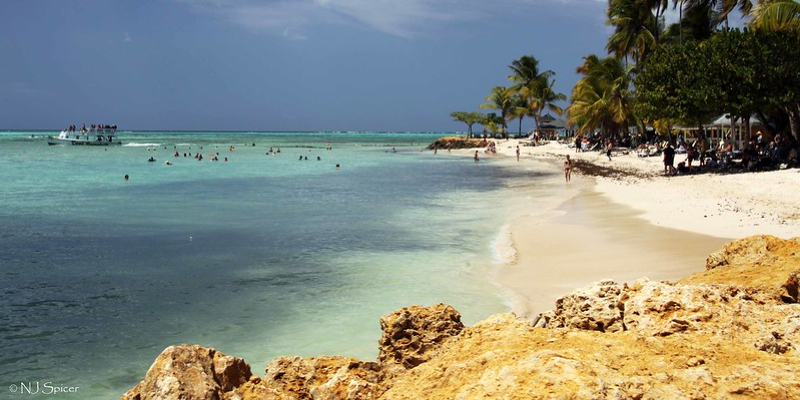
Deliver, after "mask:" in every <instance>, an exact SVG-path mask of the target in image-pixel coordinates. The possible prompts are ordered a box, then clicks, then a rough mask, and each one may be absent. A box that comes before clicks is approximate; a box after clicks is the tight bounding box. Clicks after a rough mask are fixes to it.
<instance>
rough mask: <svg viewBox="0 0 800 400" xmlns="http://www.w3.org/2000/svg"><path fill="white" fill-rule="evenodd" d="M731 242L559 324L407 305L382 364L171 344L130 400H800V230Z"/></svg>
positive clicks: (386, 341)
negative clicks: (677, 277) (699, 266)
mask: <svg viewBox="0 0 800 400" xmlns="http://www.w3.org/2000/svg"><path fill="white" fill-rule="evenodd" d="M726 249H727V250H726V251H723V252H720V253H719V254H717V255H716V256H714V260H715V261H713V264H714V267H713V268H712V269H709V270H707V271H705V272H703V273H700V274H695V275H693V276H691V277H689V278H686V279H683V280H681V281H679V282H677V283H667V282H652V281H649V280H646V279H644V280H640V281H637V282H636V283H634V284H633V285H631V286H628V285H622V286H620V285H618V284H616V283H613V282H601V283H599V284H595V285H591V286H589V287H587V288H585V289H582V290H579V291H576V292H575V293H573V294H571V295H569V296H566V297H564V298H562V299H561V300H559V302H558V304H557V307H556V309H555V310H554V311H552V312H549V313H546V315H545V317H544V318H542V320H541V321H544V322H541V321H540V324H541V325H543V326H548V327H559V328H561V329H543V328H536V327H532V326H531V324H530V322H528V321H522V320H520V319H518V318H516V317H515V316H513V315H511V314H501V315H496V316H492V317H489V318H487V319H485V320H484V321H481V322H479V323H478V324H476V325H475V326H473V327H470V328H465V327H464V326H463V325H462V324H461V320H460V315H459V314H458V312H457V311H456V310H454V309H453V308H452V307H450V306H446V305H443V304H439V305H436V306H433V307H430V308H425V307H417V306H414V307H408V308H405V309H402V310H398V311H396V312H394V313H392V314H389V315H387V316H384V317H382V318H381V328H382V329H383V337H382V338H381V341H380V345H381V348H380V355H379V360H380V362H378V363H374V362H366V361H359V360H354V359H349V358H344V357H315V358H299V357H294V358H278V359H276V360H273V361H272V362H270V363H269V364H268V366H267V371H266V375H265V377H264V378H259V377H255V376H251V375H250V369H249V367H248V366H247V364H245V363H244V361H242V360H240V359H236V358H233V357H227V356H225V355H223V354H221V353H217V352H215V351H214V349H207V348H203V347H199V346H185V345H184V346H177V347H170V348H168V349H167V350H165V351H164V352H163V353H162V354H161V355H159V357H158V359H156V362H155V363H154V364H153V366H152V367H151V368H150V370H149V371H148V373H147V376H146V377H145V380H144V381H142V382H141V383H140V384H139V385H137V386H136V387H134V388H133V389H131V390H130V391H129V392H128V393H126V394H125V395H124V396H123V399H149V398H170V399H172V398H177V399H223V400H234V399H235V400H251V399H278V400H297V399H376V398H379V399H382V400H392V399H420V398H426V399H427V398H437V399H438V398H447V399H472V398H502V399H539V398H615V399H627V398H634V399H644V398H698V399H699V398H733V397H737V398H738V397H746V398H800V354H799V353H798V351H797V350H798V347H797V343H800V304H798V303H797V292H798V277H799V275H800V271H798V265H800V260H798V256H797V254H800V239H792V240H788V241H784V240H782V239H777V238H772V237H765V236H758V237H753V238H748V239H745V240H744V241H738V243H736V244H735V245H729V246H726ZM748 263H749V264H748Z"/></svg>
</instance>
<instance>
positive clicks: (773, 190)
mask: <svg viewBox="0 0 800 400" xmlns="http://www.w3.org/2000/svg"><path fill="white" fill-rule="evenodd" d="M518 142H519V141H517V140H509V141H499V142H498V144H497V148H498V153H499V154H498V155H497V156H503V155H505V156H508V157H514V156H515V151H516V147H517V145H518ZM520 150H521V158H520V161H519V163H518V164H519V165H520V167H524V166H525V165H526V164H527V165H528V166H530V165H531V163H537V164H536V165H537V168H553V169H554V170H555V171H558V172H560V171H561V170H562V165H563V164H562V163H563V159H564V157H565V156H566V155H567V154H569V155H570V156H571V157H572V158H573V159H574V160H577V162H578V163H592V164H595V165H597V166H601V167H611V168H613V169H615V170H621V171H624V173H623V174H621V175H619V176H616V174H615V176H613V177H603V176H586V175H582V174H580V173H579V172H578V171H575V172H573V175H572V181H571V182H570V183H565V182H564V178H563V174H562V175H559V177H560V178H559V179H560V180H561V184H562V185H563V186H564V188H565V190H564V192H563V196H564V197H563V199H556V201H552V202H549V203H548V204H552V207H548V209H546V210H541V209H537V210H526V211H525V214H523V215H521V216H520V217H518V218H515V219H514V221H513V222H512V223H511V227H510V235H511V241H512V243H513V247H514V249H515V250H516V257H515V258H514V261H513V262H511V263H509V264H508V265H506V266H504V267H502V268H501V269H500V271H499V272H498V275H497V281H498V282H499V283H500V284H502V285H504V286H506V287H508V288H510V289H511V290H512V291H513V292H514V294H515V297H516V299H517V300H516V301H514V304H513V311H514V312H515V313H516V314H518V315H520V316H522V317H525V318H535V317H536V316H537V315H538V314H539V313H541V312H543V311H546V310H548V309H551V308H552V307H553V305H554V302H555V300H556V299H557V298H558V297H559V296H562V295H564V294H565V293H568V292H571V291H572V290H574V289H577V288H579V287H583V286H585V285H587V284H589V283H592V282H596V281H599V280H604V279H612V280H615V281H617V282H628V283H632V282H634V281H635V280H637V279H639V278H643V277H647V278H649V279H652V280H675V279H678V278H681V277H684V276H687V275H689V274H691V273H694V272H700V271H703V270H704V269H705V260H706V257H707V256H708V254H710V253H711V252H714V251H716V250H718V249H719V248H720V247H721V246H722V245H723V244H724V243H726V242H728V241H730V240H731V239H738V238H743V237H747V236H751V235H758V234H769V235H774V236H778V237H782V238H790V237H796V236H800V212H798V210H800V200H798V199H797V198H796V197H793V196H791V195H790V194H789V193H788V192H789V191H791V190H793V189H792V188H795V187H797V186H798V184H800V170H797V169H789V170H783V171H773V172H759V173H749V172H748V173H734V174H715V173H702V174H694V175H686V176H673V177H666V176H663V175H662V174H663V164H662V160H661V158H660V157H647V158H641V157H638V156H637V155H636V154H635V153H633V152H631V153H629V154H628V155H622V154H620V155H618V156H614V157H612V160H611V161H609V160H608V158H607V157H606V156H605V154H604V153H598V152H591V153H589V152H587V153H576V152H575V150H574V149H571V148H569V147H568V146H565V145H562V144H558V143H556V142H551V143H549V144H547V145H543V146H536V147H529V146H520ZM541 160H545V161H549V162H546V163H541V162H540V161H541ZM679 161H682V156H681V155H677V156H676V162H679ZM515 164H516V163H515Z"/></svg>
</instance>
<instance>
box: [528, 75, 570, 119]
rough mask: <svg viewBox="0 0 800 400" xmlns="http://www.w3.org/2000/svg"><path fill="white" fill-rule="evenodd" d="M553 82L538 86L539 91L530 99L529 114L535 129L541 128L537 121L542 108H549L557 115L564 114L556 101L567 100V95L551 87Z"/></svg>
mask: <svg viewBox="0 0 800 400" xmlns="http://www.w3.org/2000/svg"><path fill="white" fill-rule="evenodd" d="M555 83H556V81H555V80H552V81H549V82H548V83H547V85H546V86H543V87H541V88H540V90H539V93H537V95H536V96H535V97H534V98H533V100H532V101H531V105H530V110H531V114H530V115H531V117H533V119H534V121H535V122H536V130H537V131H539V130H541V129H540V128H541V126H540V125H539V121H540V120H541V119H542V112H544V110H550V111H552V112H554V113H555V114H557V115H563V114H564V109H562V108H561V107H560V106H559V105H558V104H556V102H557V101H565V100H567V96H566V95H565V94H564V93H558V92H556V91H555V89H554V88H553V86H554V85H555Z"/></svg>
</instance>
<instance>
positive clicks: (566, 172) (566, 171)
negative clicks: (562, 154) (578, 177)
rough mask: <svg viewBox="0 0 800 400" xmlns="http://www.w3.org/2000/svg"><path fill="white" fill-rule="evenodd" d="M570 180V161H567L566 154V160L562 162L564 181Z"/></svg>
mask: <svg viewBox="0 0 800 400" xmlns="http://www.w3.org/2000/svg"><path fill="white" fill-rule="evenodd" d="M570 178H572V160H570V159H569V154H567V159H566V160H564V179H566V180H567V182H569V181H570Z"/></svg>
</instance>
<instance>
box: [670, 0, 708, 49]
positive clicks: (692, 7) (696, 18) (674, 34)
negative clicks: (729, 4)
mask: <svg viewBox="0 0 800 400" xmlns="http://www.w3.org/2000/svg"><path fill="white" fill-rule="evenodd" d="M687 4H688V5H687V6H685V7H684V8H683V10H682V12H681V14H682V16H681V19H680V21H679V23H677V24H672V25H670V26H669V27H667V30H666V31H664V33H663V34H662V36H661V43H671V44H674V43H679V44H682V43H683V42H684V41H685V40H686V39H688V40H696V41H702V40H706V39H708V38H710V37H711V35H712V34H713V33H714V30H715V29H714V28H715V27H716V26H717V25H719V22H718V17H717V14H716V13H715V12H714V10H713V9H711V8H709V7H706V6H704V5H702V4H700V3H697V4H694V3H687Z"/></svg>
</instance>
